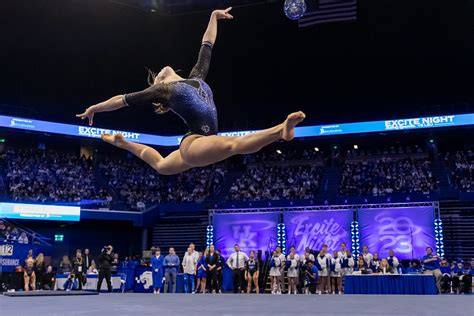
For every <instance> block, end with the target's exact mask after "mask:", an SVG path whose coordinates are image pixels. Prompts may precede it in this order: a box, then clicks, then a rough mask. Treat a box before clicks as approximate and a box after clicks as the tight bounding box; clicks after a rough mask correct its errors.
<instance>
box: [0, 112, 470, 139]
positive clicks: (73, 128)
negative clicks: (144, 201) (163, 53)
mask: <svg viewBox="0 0 474 316" xmlns="http://www.w3.org/2000/svg"><path fill="white" fill-rule="evenodd" d="M467 125H474V113H471V114H454V115H442V116H427V117H418V118H408V119H398V120H386V121H369V122H357V123H343V124H330V125H314V126H302V127H296V128H295V137H319V136H331V135H348V134H360V133H373V132H394V131H402V130H412V129H424V128H440V127H454V126H467ZM0 127H6V128H16V129H21V130H30V131H36V132H47V133H55V134H62V135H69V136H79V137H90V138H100V135H102V134H112V135H114V134H117V133H121V134H122V135H123V136H124V137H125V138H126V139H127V140H130V141H134V142H138V143H143V144H149V145H156V146H178V145H179V143H180V142H181V139H182V136H160V135H150V134H142V133H134V132H127V131H120V130H114V129H107V128H100V127H91V126H81V125H72V124H62V123H54V122H48V121H40V120H33V119H27V118H19V117H12V116H3V115H0ZM255 132H257V131H256V130H254V131H237V132H224V133H219V135H221V136H241V135H247V134H250V133H255Z"/></svg>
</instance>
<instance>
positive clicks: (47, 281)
mask: <svg viewBox="0 0 474 316" xmlns="http://www.w3.org/2000/svg"><path fill="white" fill-rule="evenodd" d="M55 283H56V275H55V274H54V272H53V267H52V266H51V265H49V266H48V268H47V270H46V273H44V274H43V277H42V284H43V290H47V291H52V290H54V287H55V286H54V285H55Z"/></svg>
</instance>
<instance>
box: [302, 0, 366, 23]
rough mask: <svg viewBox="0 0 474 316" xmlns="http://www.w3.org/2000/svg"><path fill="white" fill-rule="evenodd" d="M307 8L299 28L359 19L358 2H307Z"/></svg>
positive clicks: (315, 0)
mask: <svg viewBox="0 0 474 316" xmlns="http://www.w3.org/2000/svg"><path fill="white" fill-rule="evenodd" d="M306 7H307V9H306V13H305V14H304V15H303V17H302V18H300V19H299V20H298V25H299V27H306V26H310V25H315V24H321V23H329V22H340V21H353V20H356V19H357V0H306Z"/></svg>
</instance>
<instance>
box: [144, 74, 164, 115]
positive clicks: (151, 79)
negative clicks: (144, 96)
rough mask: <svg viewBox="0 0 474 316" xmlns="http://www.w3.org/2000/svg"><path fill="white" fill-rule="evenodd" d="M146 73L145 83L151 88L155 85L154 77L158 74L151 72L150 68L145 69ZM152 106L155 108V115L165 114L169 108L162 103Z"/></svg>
mask: <svg viewBox="0 0 474 316" xmlns="http://www.w3.org/2000/svg"><path fill="white" fill-rule="evenodd" d="M147 71H148V78H147V81H148V84H149V85H150V86H152V85H154V84H155V78H156V76H158V74H157V73H156V72H154V71H153V70H151V69H150V68H147ZM153 105H154V106H155V113H156V114H165V113H166V112H168V111H169V108H168V107H167V106H165V105H164V104H163V103H153Z"/></svg>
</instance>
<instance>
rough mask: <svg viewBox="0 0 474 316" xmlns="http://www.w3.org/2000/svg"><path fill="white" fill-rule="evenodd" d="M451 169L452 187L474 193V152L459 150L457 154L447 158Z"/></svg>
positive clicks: (447, 155)
mask: <svg viewBox="0 0 474 316" xmlns="http://www.w3.org/2000/svg"><path fill="white" fill-rule="evenodd" d="M445 161H446V163H447V164H448V166H449V167H450V168H451V180H452V186H453V187H455V188H456V189H458V190H460V191H464V192H474V151H472V150H458V151H457V152H456V154H454V155H450V154H449V153H447V154H446V156H445Z"/></svg>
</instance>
